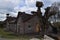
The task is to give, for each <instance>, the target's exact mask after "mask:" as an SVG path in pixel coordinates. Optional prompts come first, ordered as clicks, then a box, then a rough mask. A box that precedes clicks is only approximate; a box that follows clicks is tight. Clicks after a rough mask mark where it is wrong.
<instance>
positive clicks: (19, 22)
mask: <svg viewBox="0 0 60 40" xmlns="http://www.w3.org/2000/svg"><path fill="white" fill-rule="evenodd" d="M17 33H19V34H24V23H23V21H22V18H21V16H20V17H19V18H18V20H17Z"/></svg>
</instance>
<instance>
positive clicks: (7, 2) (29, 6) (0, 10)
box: [0, 0, 60, 20]
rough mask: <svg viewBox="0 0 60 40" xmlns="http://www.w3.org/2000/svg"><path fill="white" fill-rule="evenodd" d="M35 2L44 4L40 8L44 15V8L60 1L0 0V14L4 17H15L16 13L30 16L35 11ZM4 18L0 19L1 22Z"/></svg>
mask: <svg viewBox="0 0 60 40" xmlns="http://www.w3.org/2000/svg"><path fill="white" fill-rule="evenodd" d="M36 1H42V2H43V3H44V7H43V8H42V12H43V13H44V12H45V10H44V8H46V7H47V6H51V4H52V3H53V2H56V1H60V0H54V1H53V0H0V14H4V15H6V13H9V14H10V15H11V16H17V12H18V11H24V12H26V13H29V14H30V12H31V11H36V10H37V7H36V6H35V4H36ZM0 17H2V16H0ZM5 17H6V16H4V17H3V18H0V19H1V20H2V19H4V18H5Z"/></svg>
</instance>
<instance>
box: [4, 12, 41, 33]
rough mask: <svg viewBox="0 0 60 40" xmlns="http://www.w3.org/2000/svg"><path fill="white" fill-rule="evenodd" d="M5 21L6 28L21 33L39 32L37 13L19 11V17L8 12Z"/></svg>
mask: <svg viewBox="0 0 60 40" xmlns="http://www.w3.org/2000/svg"><path fill="white" fill-rule="evenodd" d="M4 22H5V29H6V30H7V31H11V32H14V33H19V34H26V33H38V32H39V31H40V29H39V26H40V25H39V20H38V17H37V16H36V15H34V14H33V15H31V14H27V13H25V12H18V15H17V17H11V16H9V14H7V18H6V20H5V21H4Z"/></svg>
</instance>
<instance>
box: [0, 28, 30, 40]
mask: <svg viewBox="0 0 60 40" xmlns="http://www.w3.org/2000/svg"><path fill="white" fill-rule="evenodd" d="M0 37H2V38H8V39H26V40H27V39H30V38H31V37H30V36H28V35H20V36H19V35H18V36H17V35H13V34H12V33H11V32H5V31H4V30H3V28H0Z"/></svg>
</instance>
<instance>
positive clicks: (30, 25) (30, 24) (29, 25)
mask: <svg viewBox="0 0 60 40" xmlns="http://www.w3.org/2000/svg"><path fill="white" fill-rule="evenodd" d="M38 23H39V20H38V18H37V16H35V17H33V18H31V19H30V20H28V21H27V22H25V23H24V25H25V26H24V28H25V29H24V33H36V25H37V24H38Z"/></svg>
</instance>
